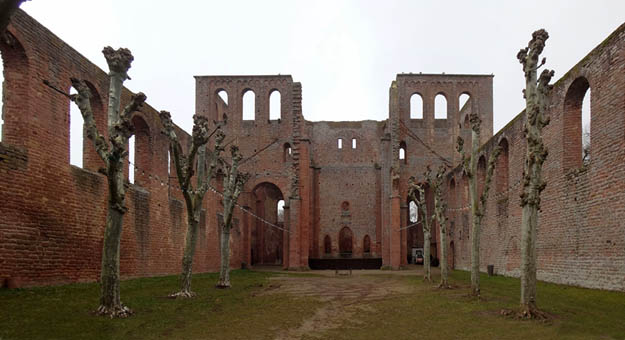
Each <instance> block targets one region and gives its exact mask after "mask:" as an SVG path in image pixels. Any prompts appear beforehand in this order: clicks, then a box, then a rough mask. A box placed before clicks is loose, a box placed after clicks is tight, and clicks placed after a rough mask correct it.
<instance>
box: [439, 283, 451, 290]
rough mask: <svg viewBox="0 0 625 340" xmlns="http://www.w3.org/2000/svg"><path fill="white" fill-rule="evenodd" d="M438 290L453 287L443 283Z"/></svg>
mask: <svg viewBox="0 0 625 340" xmlns="http://www.w3.org/2000/svg"><path fill="white" fill-rule="evenodd" d="M436 288H438V289H452V288H453V287H452V286H450V285H449V284H448V283H441V284H439V285H438V286H437V287H436Z"/></svg>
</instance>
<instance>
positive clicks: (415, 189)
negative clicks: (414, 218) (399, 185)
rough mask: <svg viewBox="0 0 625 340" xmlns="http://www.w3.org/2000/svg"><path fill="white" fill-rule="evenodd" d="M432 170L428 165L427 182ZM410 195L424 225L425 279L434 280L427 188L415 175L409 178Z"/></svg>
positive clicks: (429, 180)
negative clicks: (431, 261) (431, 262)
mask: <svg viewBox="0 0 625 340" xmlns="http://www.w3.org/2000/svg"><path fill="white" fill-rule="evenodd" d="M430 173H431V170H430V168H429V167H428V169H427V171H426V172H425V173H424V177H425V182H426V183H430V182H431V178H430ZM408 186H409V189H408V197H410V199H411V200H412V201H413V202H415V203H416V204H417V207H418V208H419V214H420V215H421V216H422V218H421V220H420V221H419V222H420V223H421V226H422V227H423V280H425V281H432V273H431V270H430V269H431V264H430V253H431V250H430V248H431V247H430V243H431V242H432V229H431V227H430V217H429V216H428V207H427V204H426V198H425V189H424V188H423V184H422V183H417V181H416V179H415V178H414V176H411V177H410V178H409V179H408ZM434 219H435V215H432V220H434Z"/></svg>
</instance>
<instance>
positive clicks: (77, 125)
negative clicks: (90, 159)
mask: <svg viewBox="0 0 625 340" xmlns="http://www.w3.org/2000/svg"><path fill="white" fill-rule="evenodd" d="M77 93H78V92H77V91H76V89H74V88H73V87H70V90H69V94H70V95H73V94H77ZM84 124H85V121H84V119H83V118H82V114H81V113H80V109H79V108H78V105H76V103H74V102H73V101H71V100H70V101H69V164H71V165H75V166H77V167H80V168H82V167H83V162H82V159H83V130H84Z"/></svg>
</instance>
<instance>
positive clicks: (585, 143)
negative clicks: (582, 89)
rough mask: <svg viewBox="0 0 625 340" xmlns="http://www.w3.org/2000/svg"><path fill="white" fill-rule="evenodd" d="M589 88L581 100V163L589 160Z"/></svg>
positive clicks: (586, 162)
mask: <svg viewBox="0 0 625 340" xmlns="http://www.w3.org/2000/svg"><path fill="white" fill-rule="evenodd" d="M590 97H591V95H590V88H588V91H586V94H585V95H584V99H583V100H582V163H584V164H588V163H589V162H590V131H591V129H590Z"/></svg>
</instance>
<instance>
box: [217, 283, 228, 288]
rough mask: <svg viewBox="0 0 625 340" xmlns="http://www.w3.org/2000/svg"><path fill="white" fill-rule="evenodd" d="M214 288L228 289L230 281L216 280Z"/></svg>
mask: <svg viewBox="0 0 625 340" xmlns="http://www.w3.org/2000/svg"><path fill="white" fill-rule="evenodd" d="M215 288H219V289H229V288H230V282H218V283H217V284H216V285H215Z"/></svg>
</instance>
